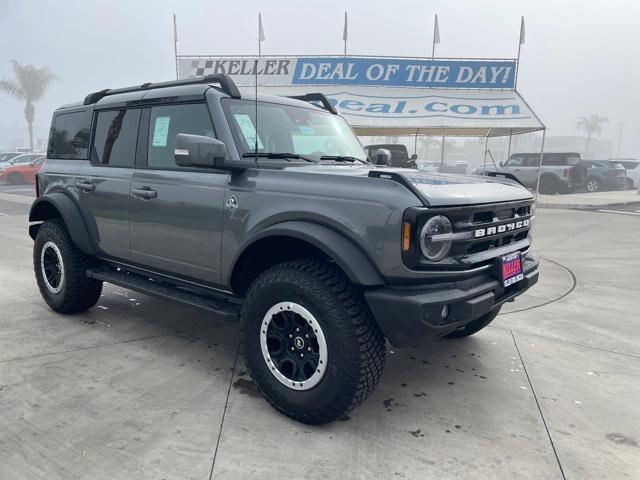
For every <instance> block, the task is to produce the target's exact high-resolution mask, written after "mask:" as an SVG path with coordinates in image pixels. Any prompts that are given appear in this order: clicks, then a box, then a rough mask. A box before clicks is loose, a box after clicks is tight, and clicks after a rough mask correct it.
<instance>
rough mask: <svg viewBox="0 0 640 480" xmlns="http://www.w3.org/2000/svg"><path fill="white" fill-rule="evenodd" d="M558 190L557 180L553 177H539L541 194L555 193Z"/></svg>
mask: <svg viewBox="0 0 640 480" xmlns="http://www.w3.org/2000/svg"><path fill="white" fill-rule="evenodd" d="M559 191H560V185H559V182H558V181H557V180H556V179H555V178H553V177H542V178H541V179H540V193H541V194H543V195H555V194H556V193H558V192H559Z"/></svg>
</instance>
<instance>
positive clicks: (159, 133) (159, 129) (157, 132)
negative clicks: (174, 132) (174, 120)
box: [152, 117, 171, 147]
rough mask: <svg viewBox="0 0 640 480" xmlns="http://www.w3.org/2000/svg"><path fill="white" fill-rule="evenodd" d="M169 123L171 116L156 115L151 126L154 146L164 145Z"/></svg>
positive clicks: (167, 135) (165, 144)
mask: <svg viewBox="0 0 640 480" xmlns="http://www.w3.org/2000/svg"><path fill="white" fill-rule="evenodd" d="M169 123H171V117H158V118H156V121H155V124H154V126H153V143H152V145H153V146H154V147H166V146H167V137H169Z"/></svg>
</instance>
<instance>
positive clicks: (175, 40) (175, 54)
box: [173, 13, 179, 80]
mask: <svg viewBox="0 0 640 480" xmlns="http://www.w3.org/2000/svg"><path fill="white" fill-rule="evenodd" d="M173 57H174V60H175V62H176V80H178V78H179V73H178V22H177V21H176V14H175V13H174V14H173Z"/></svg>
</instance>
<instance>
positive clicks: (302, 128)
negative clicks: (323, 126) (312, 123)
mask: <svg viewBox="0 0 640 480" xmlns="http://www.w3.org/2000/svg"><path fill="white" fill-rule="evenodd" d="M300 133H304V134H305V135H315V134H316V131H315V130H314V129H313V127H307V126H304V125H302V126H300Z"/></svg>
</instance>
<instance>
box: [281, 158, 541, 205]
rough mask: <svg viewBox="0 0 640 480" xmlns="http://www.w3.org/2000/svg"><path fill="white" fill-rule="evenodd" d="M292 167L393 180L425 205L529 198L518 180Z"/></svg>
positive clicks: (344, 167)
mask: <svg viewBox="0 0 640 480" xmlns="http://www.w3.org/2000/svg"><path fill="white" fill-rule="evenodd" d="M292 169H295V170H298V171H306V172H309V173H312V172H313V173H318V174H329V175H351V176H357V177H371V181H389V180H392V181H397V182H399V183H401V184H403V185H404V186H405V187H406V188H408V189H409V190H411V191H412V192H413V193H414V194H415V195H416V196H417V197H418V198H419V199H420V200H421V201H422V202H423V203H424V205H425V206H433V207H442V206H450V205H477V204H482V203H497V202H510V201H517V200H530V199H533V195H532V194H531V193H530V192H529V190H527V189H526V188H525V187H523V186H522V185H520V184H519V183H517V182H515V181H512V180H508V179H502V178H494V177H484V176H477V175H455V174H442V173H429V172H423V171H420V170H417V169H409V168H385V167H382V168H381V167H377V168H376V167H373V166H371V165H335V166H334V165H321V166H320V165H317V166H307V167H292Z"/></svg>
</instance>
